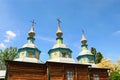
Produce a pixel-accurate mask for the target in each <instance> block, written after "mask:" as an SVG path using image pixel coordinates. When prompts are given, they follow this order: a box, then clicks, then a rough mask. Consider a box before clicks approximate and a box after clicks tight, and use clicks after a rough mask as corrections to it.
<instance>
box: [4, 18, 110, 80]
mask: <svg viewBox="0 0 120 80" xmlns="http://www.w3.org/2000/svg"><path fill="white" fill-rule="evenodd" d="M62 35H63V33H62V31H61V29H60V20H59V19H58V30H57V32H56V36H57V38H56V43H55V44H54V46H53V47H52V48H51V49H50V50H49V51H48V55H49V59H48V60H47V61H46V62H45V63H43V62H42V61H41V60H40V59H39V55H40V53H41V51H40V50H39V49H38V48H37V46H36V45H35V44H34V40H35V38H34V36H35V32H34V21H33V23H32V27H31V29H30V31H29V32H28V38H27V40H28V43H27V44H25V45H23V46H22V48H20V49H19V50H18V53H19V58H17V59H15V60H14V61H6V66H7V71H6V77H5V79H6V80H108V77H109V76H108V70H109V69H107V68H99V67H97V66H96V65H95V63H94V62H95V57H94V55H93V54H92V53H91V52H90V51H89V50H88V48H87V39H86V38H85V36H84V34H82V39H81V43H82V45H81V48H82V51H81V52H80V53H79V54H78V56H77V57H76V58H77V60H78V62H75V61H74V59H73V58H72V56H71V54H72V50H71V49H69V48H68V47H67V46H66V45H65V44H64V43H63V38H62Z"/></svg>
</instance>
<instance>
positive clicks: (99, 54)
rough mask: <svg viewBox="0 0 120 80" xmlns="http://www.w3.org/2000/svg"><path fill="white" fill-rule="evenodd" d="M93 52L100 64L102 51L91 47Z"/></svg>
mask: <svg viewBox="0 0 120 80" xmlns="http://www.w3.org/2000/svg"><path fill="white" fill-rule="evenodd" d="M91 53H92V54H94V55H95V63H96V64H98V63H100V61H101V60H102V58H103V55H102V53H101V52H97V50H96V48H94V47H92V48H91Z"/></svg>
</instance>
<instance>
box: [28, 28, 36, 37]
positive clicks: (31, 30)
mask: <svg viewBox="0 0 120 80" xmlns="http://www.w3.org/2000/svg"><path fill="white" fill-rule="evenodd" d="M28 35H29V36H30V37H34V36H35V32H34V26H32V27H31V29H30V31H29V32H28Z"/></svg>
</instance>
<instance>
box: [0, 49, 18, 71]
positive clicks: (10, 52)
mask: <svg viewBox="0 0 120 80" xmlns="http://www.w3.org/2000/svg"><path fill="white" fill-rule="evenodd" d="M17 54H18V52H17V48H16V47H9V48H6V49H5V50H4V51H2V50H0V66H1V67H0V68H1V69H5V60H13V59H14V58H15V57H16V56H17Z"/></svg>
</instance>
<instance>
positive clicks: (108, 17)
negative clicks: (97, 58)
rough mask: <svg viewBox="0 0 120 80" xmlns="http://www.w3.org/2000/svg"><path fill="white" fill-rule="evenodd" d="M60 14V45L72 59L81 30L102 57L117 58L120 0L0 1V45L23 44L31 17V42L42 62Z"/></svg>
mask: <svg viewBox="0 0 120 80" xmlns="http://www.w3.org/2000/svg"><path fill="white" fill-rule="evenodd" d="M57 17H60V19H61V21H62V23H61V29H62V31H63V33H64V35H63V38H64V44H66V45H67V46H68V47H69V48H70V49H71V50H72V51H73V53H72V56H73V58H74V59H75V60H76V57H77V55H78V53H79V52H80V51H81V43H80V40H81V29H84V31H85V36H86V38H87V40H88V48H89V49H90V48H91V47H95V48H96V49H97V51H100V52H101V53H102V54H103V56H104V57H105V58H109V59H111V60H112V61H114V62H115V61H117V59H118V58H120V0H0V48H1V49H4V48H5V47H9V46H15V47H17V48H20V47H22V46H23V45H24V44H25V43H27V36H28V35H27V33H28V31H29V29H30V27H31V23H30V21H31V20H32V19H34V20H35V22H36V24H35V32H36V36H35V38H36V40H35V44H36V45H37V46H38V48H39V49H40V50H41V51H42V53H41V55H40V58H41V60H42V61H46V60H47V59H48V57H49V56H48V51H49V49H51V48H52V46H53V45H54V44H55V40H56V34H55V33H56V31H57V20H56V18H57Z"/></svg>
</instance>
